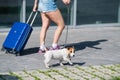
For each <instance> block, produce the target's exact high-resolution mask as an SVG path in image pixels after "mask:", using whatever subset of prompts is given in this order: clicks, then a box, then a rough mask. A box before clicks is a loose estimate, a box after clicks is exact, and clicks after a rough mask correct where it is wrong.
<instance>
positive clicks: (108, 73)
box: [0, 64, 120, 80]
mask: <svg viewBox="0 0 120 80" xmlns="http://www.w3.org/2000/svg"><path fill="white" fill-rule="evenodd" d="M0 80H120V64H116V65H101V66H88V67H81V66H74V67H63V68H51V69H37V70H31V71H27V70H22V71H18V72H11V71H10V72H8V73H0Z"/></svg>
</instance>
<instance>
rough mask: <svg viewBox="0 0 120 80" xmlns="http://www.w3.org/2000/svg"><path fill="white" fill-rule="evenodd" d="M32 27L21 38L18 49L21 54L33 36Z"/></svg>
mask: <svg viewBox="0 0 120 80" xmlns="http://www.w3.org/2000/svg"><path fill="white" fill-rule="evenodd" d="M32 30H33V29H32V27H30V26H28V27H27V28H26V29H25V31H24V32H23V34H22V36H21V38H20V41H19V43H18V46H17V47H16V51H18V52H20V51H22V50H23V49H24V47H25V45H26V43H27V41H28V39H29V37H30V35H31V32H32Z"/></svg>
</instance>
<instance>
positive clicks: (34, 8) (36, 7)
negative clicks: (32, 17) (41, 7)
mask: <svg viewBox="0 0 120 80" xmlns="http://www.w3.org/2000/svg"><path fill="white" fill-rule="evenodd" d="M37 9H38V0H34V6H33V12H36V11H37Z"/></svg>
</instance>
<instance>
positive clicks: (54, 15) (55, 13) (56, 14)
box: [46, 9, 65, 44]
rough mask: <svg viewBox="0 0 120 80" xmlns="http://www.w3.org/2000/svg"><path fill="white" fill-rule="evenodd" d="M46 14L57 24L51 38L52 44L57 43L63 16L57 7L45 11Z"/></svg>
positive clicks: (63, 25) (62, 24) (61, 28)
mask: <svg viewBox="0 0 120 80" xmlns="http://www.w3.org/2000/svg"><path fill="white" fill-rule="evenodd" d="M46 15H47V16H48V17H49V18H50V19H51V20H52V21H53V22H55V23H56V24H57V26H58V27H57V29H56V31H55V33H54V39H53V44H58V40H59V38H60V36H61V34H62V31H63V29H64V27H65V24H64V20H63V17H62V15H61V12H60V11H59V9H57V10H56V11H52V12H48V13H46Z"/></svg>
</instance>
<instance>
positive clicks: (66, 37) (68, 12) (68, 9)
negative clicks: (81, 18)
mask: <svg viewBox="0 0 120 80" xmlns="http://www.w3.org/2000/svg"><path fill="white" fill-rule="evenodd" d="M66 7H67V14H68V15H67V25H66V28H67V29H66V36H65V43H64V47H66V46H67V39H68V25H69V20H70V19H69V17H70V5H67V6H66Z"/></svg>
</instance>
